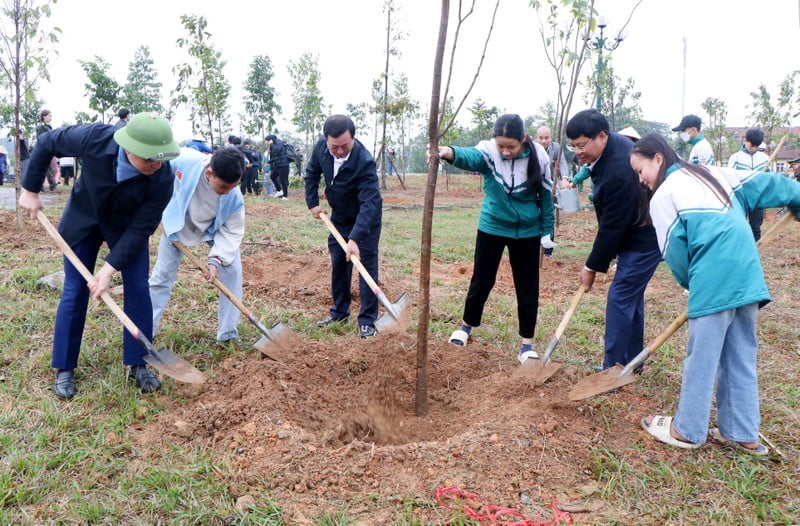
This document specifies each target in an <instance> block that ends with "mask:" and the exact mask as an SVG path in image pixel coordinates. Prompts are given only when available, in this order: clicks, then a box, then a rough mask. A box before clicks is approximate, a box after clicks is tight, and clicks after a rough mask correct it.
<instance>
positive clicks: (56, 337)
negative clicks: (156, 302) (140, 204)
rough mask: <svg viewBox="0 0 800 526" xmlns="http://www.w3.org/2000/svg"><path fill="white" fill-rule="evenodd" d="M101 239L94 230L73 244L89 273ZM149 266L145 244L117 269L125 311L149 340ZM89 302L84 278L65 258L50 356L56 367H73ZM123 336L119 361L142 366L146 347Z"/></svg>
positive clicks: (150, 308)
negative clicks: (120, 277)
mask: <svg viewBox="0 0 800 526" xmlns="http://www.w3.org/2000/svg"><path fill="white" fill-rule="evenodd" d="M102 244H103V238H102V236H101V235H100V232H98V231H94V232H92V233H91V234H90V235H89V236H87V237H86V238H85V239H83V240H82V241H80V242H79V243H77V244H75V245H74V246H73V247H72V250H73V251H74V252H75V254H77V256H78V258H79V259H80V260H81V262H83V264H84V266H86V268H88V269H89V272H94V266H95V261H96V260H97V253H98V251H99V250H100V245H102ZM149 269H150V256H149V250H148V248H147V245H143V246H142V250H140V251H139V253H137V254H136V255H135V256H134V257H133V259H132V260H131V261H129V262H128V263H127V264H126V265H125V266H124V267H122V268H121V269H117V270H120V271H121V272H122V286H123V293H124V311H125V314H127V315H128V317H129V318H130V319H131V320H132V321H133V323H134V324H136V327H138V329H139V330H140V331H141V332H142V334H143V335H144V336H145V337H146V338H147V339H148V340H150V339H152V336H153V307H152V304H151V303H150V291H149V290H148V287H147V272H148V270H149ZM88 304H89V288H88V287H87V286H86V280H85V279H83V276H81V274H80V273H79V272H78V269H76V268H75V267H74V266H73V265H72V263H70V262H69V260H68V259H67V258H66V257H64V290H63V292H62V293H61V301H60V302H59V304H58V310H57V311H56V324H55V330H54V333H53V359H52V361H51V367H53V368H55V369H75V367H77V366H78V355H79V354H80V350H81V340H82V339H83V327H84V324H85V322H86V307H87V306H88ZM123 334H124V336H123V339H122V349H123V353H122V362H123V363H124V364H125V365H144V364H145V361H144V355H145V352H146V351H145V350H144V348H143V347H142V344H141V343H139V342H138V341H136V339H135V338H134V337H133V335H132V334H131V333H129V332H128V331H127V329H125V330H124V333H123Z"/></svg>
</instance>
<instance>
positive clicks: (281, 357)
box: [253, 322, 302, 362]
mask: <svg viewBox="0 0 800 526" xmlns="http://www.w3.org/2000/svg"><path fill="white" fill-rule="evenodd" d="M266 332H267V333H266V334H265V335H263V336H261V338H259V339H258V341H256V342H255V343H254V344H253V347H255V348H256V349H258V351H259V352H260V353H261V354H263V355H264V356H266V357H267V358H269V359H270V360H275V361H276V362H284V361H286V357H287V353H288V351H292V350H297V349H298V348H299V346H300V345H301V344H302V342H301V341H300V338H298V337H297V335H296V334H295V333H294V331H292V330H291V329H290V328H289V327H287V326H286V325H284V324H283V323H281V322H278V323H276V324H275V325H274V326H273V327H272V328H270V329H266Z"/></svg>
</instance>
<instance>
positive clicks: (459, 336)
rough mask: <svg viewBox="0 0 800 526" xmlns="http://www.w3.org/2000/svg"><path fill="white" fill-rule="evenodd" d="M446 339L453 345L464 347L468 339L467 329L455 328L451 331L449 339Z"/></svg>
mask: <svg viewBox="0 0 800 526" xmlns="http://www.w3.org/2000/svg"><path fill="white" fill-rule="evenodd" d="M448 341H449V342H450V343H452V344H453V345H458V346H459V347H464V346H465V345H466V344H467V341H469V334H468V333H467V331H462V330H461V329H456V330H454V331H453V334H451V335H450V339H449V340H448Z"/></svg>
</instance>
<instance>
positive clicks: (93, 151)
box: [19, 113, 179, 399]
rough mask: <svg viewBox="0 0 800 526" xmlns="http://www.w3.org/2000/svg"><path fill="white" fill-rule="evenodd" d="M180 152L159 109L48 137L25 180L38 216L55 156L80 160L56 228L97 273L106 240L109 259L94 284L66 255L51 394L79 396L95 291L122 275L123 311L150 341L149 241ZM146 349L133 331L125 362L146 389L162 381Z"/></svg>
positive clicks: (26, 202) (26, 195) (25, 200)
mask: <svg viewBox="0 0 800 526" xmlns="http://www.w3.org/2000/svg"><path fill="white" fill-rule="evenodd" d="M178 155H179V149H178V144H177V143H176V142H175V140H174V139H173V136H172V129H171V128H170V125H169V123H168V122H167V121H166V120H165V119H163V118H162V117H159V116H157V115H155V114H153V113H140V114H137V115H136V116H134V117H133V118H131V119H130V122H129V123H128V124H127V126H125V127H122V128H117V127H115V126H112V125H108V124H99V123H98V124H82V125H77V126H69V127H65V128H58V129H56V130H53V131H51V132H49V133H46V134H44V135H42V136H41V137H40V138H39V141H38V142H37V144H36V148H35V149H34V151H33V154H32V155H31V159H30V164H29V165H28V171H27V172H26V173H25V175H24V176H23V178H22V187H23V188H24V190H23V192H22V195H21V196H20V199H19V205H20V207H21V208H23V209H24V210H26V211H27V212H28V216H29V217H30V218H31V219H35V218H36V215H37V212H38V211H39V210H40V209H41V208H42V201H41V199H40V198H39V190H40V189H41V187H42V181H44V178H45V172H46V170H47V167H48V165H49V162H50V159H52V158H53V157H80V158H81V160H82V161H83V170H82V175H81V177H79V178H78V179H77V180H76V181H75V184H74V185H73V187H72V194H71V195H70V198H69V201H68V202H67V204H66V206H65V208H64V212H63V214H62V215H61V220H60V221H59V223H58V231H59V233H60V234H61V236H62V237H63V238H64V240H65V241H66V242H67V244H68V245H69V246H70V247H71V248H72V250H73V251H74V252H75V254H77V256H78V258H80V260H81V261H82V262H83V264H84V265H85V266H86V267H87V268H88V269H89V271H90V272H92V271H93V270H94V268H95V262H96V260H97V254H98V252H99V251H100V246H101V245H102V244H103V243H104V242H105V243H107V244H108V247H109V249H110V250H109V252H108V254H107V255H106V257H105V263H104V264H103V266H102V267H101V268H100V270H98V271H97V272H96V273H95V275H94V279H93V280H92V282H91V283H88V284H87V283H86V281H85V280H84V279H83V276H81V274H80V273H79V272H78V270H77V269H76V268H75V267H74V266H73V265H72V264H71V263H70V262H69V260H67V259H66V258H64V274H65V277H64V290H63V291H62V293H61V301H60V303H59V305H58V311H57V313H56V321H55V331H54V335H53V359H52V362H51V366H52V367H53V368H54V369H56V370H57V373H56V380H55V384H54V386H53V392H54V393H55V394H56V396H58V397H60V398H65V399H68V398H72V397H73V396H74V395H75V379H74V369H75V368H76V367H77V365H78V355H79V353H80V347H81V339H82V337H83V327H84V323H85V320H86V308H87V306H88V303H89V296H90V294H91V297H92V298H93V299H95V300H100V298H101V296H102V295H103V294H104V293H105V292H108V290H109V288H110V284H111V278H112V276H113V275H114V274H115V273H116V272H117V271H119V272H121V273H122V284H123V286H124V289H125V302H124V310H125V313H126V314H127V315H128V316H129V317H130V318H131V320H133V322H134V323H135V324H136V326H137V327H138V328H139V330H140V331H142V334H143V335H144V336H145V337H146V338H147V339H152V336H153V334H152V332H153V308H152V305H151V302H150V292H149V286H148V283H147V278H148V273H149V272H148V271H149V267H150V253H149V246H148V240H149V238H150V236H151V235H152V234H153V232H154V231H155V229H156V227H157V226H158V223H159V222H160V221H161V213H162V212H163V211H164V207H166V206H167V203H169V200H170V197H171V196H172V187H173V185H172V179H173V175H172V171H171V170H170V166H169V163H168V162H167V161H169V160H171V159H174V158H175V157H177V156H178ZM144 356H145V351H144V349H143V348H142V346H141V345H140V344H139V343H138V342H137V341H136V339H135V338H134V337H133V335H131V334H130V333H129V332H128V331H127V330H126V331H125V333H124V337H123V363H124V364H125V365H127V366H129V367H130V369H129V371H128V377H129V378H130V379H131V380H133V381H135V382H136V384H137V385H138V386H139V388H141V390H142V391H143V392H151V391H155V390H156V389H158V388H159V387H161V383H160V382H159V381H158V378H156V377H155V375H153V373H152V372H151V371H150V370H148V369H147V367H146V366H145V361H144Z"/></svg>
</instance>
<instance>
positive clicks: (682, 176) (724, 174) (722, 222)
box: [650, 164, 800, 318]
mask: <svg viewBox="0 0 800 526" xmlns="http://www.w3.org/2000/svg"><path fill="white" fill-rule="evenodd" d="M707 168H708V169H709V171H710V172H711V174H712V175H713V176H714V178H715V179H716V180H717V181H718V182H719V183H720V184H721V185H722V187H723V188H724V189H725V192H726V194H727V195H728V197H729V198H730V201H731V206H728V205H726V204H723V202H722V201H721V200H720V198H719V197H718V196H717V194H716V193H715V192H714V191H713V190H712V188H711V186H710V185H708V184H707V183H705V182H703V181H702V180H700V179H699V178H698V177H696V176H694V175H692V174H691V173H690V172H689V171H687V170H686V169H685V168H680V167H679V165H677V164H676V165H673V166H672V167H670V168H669V169H668V170H667V177H666V179H665V180H664V182H663V183H662V184H661V186H659V187H658V189H657V190H656V192H655V194H654V195H653V197H652V199H651V200H650V217H651V218H652V220H653V225H654V226H655V229H656V235H657V236H658V245H659V248H660V249H661V252H662V254H663V255H664V259H665V261H666V262H667V265H668V266H669V268H670V270H671V271H672V274H673V276H675V279H676V280H677V281H678V283H679V284H680V285H681V287H684V288H688V289H689V306H688V309H689V318H698V317H700V316H708V315H710V314H715V313H718V312H722V311H725V310H729V309H736V308H738V307H742V306H744V305H749V304H751V303H756V302H759V303H766V302H768V301H769V299H770V296H769V292H768V291H767V285H766V282H765V281H764V273H763V271H762V269H761V261H760V259H759V255H758V248H757V247H756V242H755V239H754V238H753V233H752V231H751V230H750V225H749V224H748V223H747V220H746V217H747V214H748V213H749V212H750V210H753V209H756V208H770V207H777V206H785V205H789V207H790V209H791V210H792V213H794V214H795V216H799V215H800V183H798V182H797V181H792V180H791V179H789V178H787V177H784V176H783V175H782V174H777V173H771V172H758V171H755V172H753V171H743V170H733V169H731V168H717V167H707Z"/></svg>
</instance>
